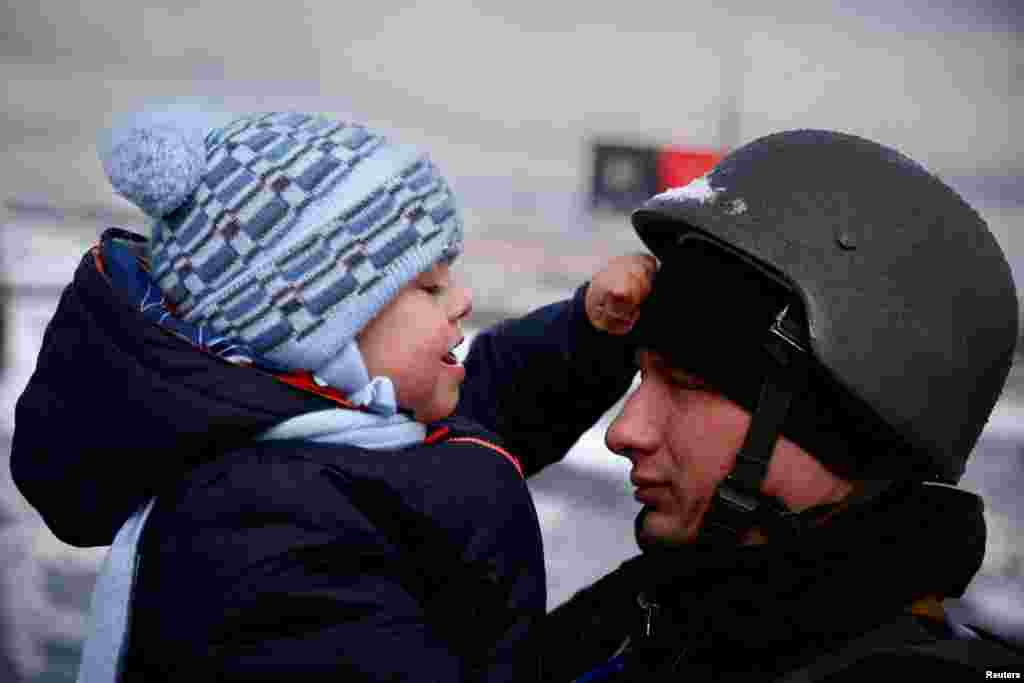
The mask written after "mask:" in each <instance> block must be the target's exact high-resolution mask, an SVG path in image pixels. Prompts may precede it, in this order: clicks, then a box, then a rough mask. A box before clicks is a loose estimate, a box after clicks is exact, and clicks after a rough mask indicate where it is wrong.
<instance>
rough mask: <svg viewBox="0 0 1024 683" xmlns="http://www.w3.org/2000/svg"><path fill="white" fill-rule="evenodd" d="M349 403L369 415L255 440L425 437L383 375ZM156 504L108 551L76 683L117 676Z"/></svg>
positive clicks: (389, 442) (385, 442)
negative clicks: (397, 401) (144, 537)
mask: <svg viewBox="0 0 1024 683" xmlns="http://www.w3.org/2000/svg"><path fill="white" fill-rule="evenodd" d="M356 354H358V350H356ZM361 362H362V361H361V358H360V363H361ZM364 372H365V371H364ZM352 400H353V402H355V403H356V404H357V405H364V406H366V407H367V410H369V411H372V412H360V411H356V410H347V409H344V408H335V409H331V410H320V411H317V412H313V413H306V414H304V415H299V416H298V417H294V418H291V419H290V420H286V421H285V422H282V423H280V424H278V425H276V426H275V427H272V428H270V429H268V430H267V431H265V432H263V433H262V434H260V435H259V436H257V441H275V440H284V439H298V440H302V441H310V442H314V443H333V444H347V445H352V446H360V447H362V448H369V449H376V450H394V449H399V448H405V447H407V446H411V445H414V444H417V443H421V442H422V441H423V439H424V437H425V436H426V427H425V426H424V425H422V424H420V423H419V422H415V421H414V420H412V419H410V418H409V417H407V416H406V415H404V414H403V413H399V412H397V411H396V408H395V392H394V387H393V385H392V384H391V381H390V380H389V379H387V378H386V377H376V378H374V379H373V381H371V382H370V383H369V384H367V385H366V386H365V387H364V388H363V389H362V390H360V391H359V392H356V394H354V395H353V396H352ZM155 502H156V498H151V499H150V500H149V501H147V502H146V503H145V504H143V505H142V506H141V507H139V509H138V510H137V511H136V512H135V514H133V515H132V516H131V517H130V518H129V519H128V521H127V522H125V523H124V526H122V527H121V529H120V531H118V532H117V536H116V537H115V538H114V543H113V544H112V545H111V546H110V549H109V550H108V551H107V555H106V558H105V559H104V561H103V567H102V569H101V570H100V574H99V576H98V577H97V579H96V586H95V588H94V589H93V594H92V603H91V612H92V616H91V624H90V630H89V636H88V638H87V639H86V642H85V647H84V649H83V651H82V663H81V666H80V667H79V670H78V683H116V682H117V681H119V680H120V678H121V674H122V672H123V668H124V658H125V654H126V652H127V649H128V648H127V644H128V638H127V636H128V629H129V623H130V617H131V597H132V589H133V587H134V583H135V579H136V577H137V576H138V572H139V554H138V544H139V539H140V538H141V536H142V530H143V528H144V527H145V525H146V519H147V518H148V517H149V513H150V512H151V511H152V509H153V505H154V503H155Z"/></svg>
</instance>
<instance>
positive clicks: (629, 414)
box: [604, 385, 659, 462]
mask: <svg viewBox="0 0 1024 683" xmlns="http://www.w3.org/2000/svg"><path fill="white" fill-rule="evenodd" d="M642 392H643V385H641V386H640V388H638V389H637V390H636V391H634V392H633V394H632V395H630V397H629V398H628V399H626V403H625V405H623V406H622V412H620V413H619V414H618V416H617V417H616V418H615V419H614V420H612V423H611V425H610V426H609V427H608V432H607V433H606V434H605V437H604V443H605V446H607V447H608V450H610V451H611V452H612V453H615V454H617V455H621V456H622V457H624V458H628V459H629V460H631V461H633V462H636V460H637V458H639V457H642V456H644V455H646V454H649V453H653V452H654V451H655V450H657V446H658V433H659V432H658V429H657V425H656V424H655V422H656V420H655V414H654V411H653V410H652V408H653V407H654V406H650V405H648V401H647V400H646V397H645V396H644V395H643V393H642Z"/></svg>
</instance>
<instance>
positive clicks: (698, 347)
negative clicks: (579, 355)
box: [540, 130, 1024, 682]
mask: <svg viewBox="0 0 1024 683" xmlns="http://www.w3.org/2000/svg"><path fill="white" fill-rule="evenodd" d="M633 223H634V226H635V227H636V229H637V231H638V234H639V236H640V238H641V239H642V240H643V241H644V242H645V244H646V245H647V246H648V247H649V248H650V249H651V250H652V251H653V252H654V254H655V255H656V256H657V257H658V258H659V259H660V260H661V262H662V266H661V270H660V271H659V273H658V275H657V278H656V280H655V284H654V292H653V294H652V295H651V298H650V299H649V300H648V301H647V302H646V303H645V304H644V307H643V309H642V312H641V315H640V321H639V323H638V327H637V329H636V330H635V331H634V335H635V337H636V339H637V341H638V343H639V348H640V350H639V351H638V354H637V361H638V363H639V366H640V371H641V383H640V385H639V387H638V388H637V389H636V391H635V392H634V393H633V394H632V395H631V396H630V397H629V398H628V400H627V402H626V404H625V406H624V408H623V409H622V412H621V414H620V415H619V416H618V417H617V418H616V419H615V421H614V422H613V424H612V425H611V427H610V429H609V430H608V434H607V444H608V447H609V448H610V449H611V450H612V451H614V452H616V453H618V454H620V455H623V456H624V457H627V458H629V460H630V461H631V463H632V472H631V475H630V481H631V482H632V484H633V485H634V486H635V487H636V493H635V497H636V499H637V500H639V501H640V502H642V503H643V504H644V508H643V510H642V512H641V513H640V515H639V517H638V519H637V524H636V531H637V540H638V543H639V545H640V547H641V549H642V550H643V552H642V554H641V555H639V556H638V557H636V558H633V559H631V560H629V561H627V562H626V563H624V564H623V565H622V566H621V567H620V568H619V569H617V570H615V571H614V572H612V573H611V574H609V575H608V576H606V577H604V578H603V579H601V580H600V581H598V582H597V583H596V584H594V585H593V586H591V587H589V588H587V589H585V590H583V591H581V592H580V593H578V594H577V595H576V596H574V597H573V598H572V599H571V600H570V601H568V602H567V603H566V604H565V605H563V606H561V607H560V608H558V609H557V610H555V611H554V612H553V613H552V614H551V615H550V617H549V621H548V622H547V628H546V629H545V633H544V636H545V637H542V638H541V639H540V640H541V643H542V647H543V648H544V649H546V652H545V653H544V671H543V677H544V679H545V680H549V681H573V680H575V681H616V682H619V681H641V680H642V681H687V682H693V681H709V680H714V681H719V680H743V681H787V682H788V681H794V682H795V681H830V682H835V681H863V680H869V678H868V677H869V676H871V675H882V674H884V675H885V676H886V679H890V678H891V677H892V676H893V674H894V673H897V674H898V673H900V672H905V673H911V672H912V673H914V678H915V680H927V678H926V677H927V675H928V674H932V673H934V674H939V673H941V674H943V675H944V678H945V679H949V680H978V679H983V678H984V677H985V672H986V671H990V672H994V673H999V672H1007V671H1009V672H1020V671H1022V670H1024V658H1021V657H1019V656H1017V654H1016V653H1014V652H1013V651H1012V650H1010V649H1007V648H1004V647H1002V646H1000V645H998V644H996V643H995V642H993V641H992V640H991V639H989V638H987V637H979V634H978V633H977V631H971V632H970V633H965V632H964V628H963V627H958V626H956V625H954V624H951V623H950V622H949V621H948V620H947V619H946V618H945V615H944V613H943V611H942V606H941V600H942V599H943V598H946V597H951V596H958V595H960V594H962V593H963V591H964V589H965V588H966V586H967V584H968V583H969V582H970V580H971V578H972V577H973V575H974V574H975V572H976V571H977V570H978V568H979V567H980V566H981V562H982V557H983V555H984V543H985V527H984V520H983V517H982V501H981V500H980V499H979V498H978V497H976V496H974V495H972V494H970V493H967V492H965V491H962V490H958V489H956V488H953V487H952V486H950V484H955V483H956V482H957V481H958V480H959V478H960V476H961V475H962V473H963V471H964V466H965V463H966V460H967V457H968V455H969V453H970V451H971V449H972V447H973V446H974V444H975V441H976V440H977V438H978V435H979V433H980V432H981V430H982V427H983V426H984V424H985V422H986V420H987V419H988V416H989V413H990V411H991V410H992V407H993V405H994V404H995V401H996V399H997V397H998V395H999V393H1000V391H1001V390H1002V388H1003V385H1004V382H1005V380H1006V376H1007V373H1008V371H1009V368H1010V365H1011V363H1012V359H1013V353H1014V347H1015V343H1016V339H1017V334H1018V328H1017V317H1018V308H1017V299H1016V295H1015V289H1014V285H1013V281H1012V278H1011V275H1010V270H1009V267H1008V265H1007V262H1006V259H1005V258H1004V256H1003V254H1002V252H1001V250H1000V249H999V247H998V245H997V243H996V242H995V240H994V239H993V237H992V235H991V234H990V233H989V231H988V229H987V227H986V226H985V223H984V222H983V221H982V219H981V218H980V217H979V216H978V215H977V213H975V212H974V211H973V210H972V209H971V208H970V207H969V206H968V205H967V204H966V203H964V201H963V200H962V199H961V198H960V197H959V196H957V195H956V193H954V192H953V191H952V190H950V189H949V188H948V187H947V186H945V185H944V184H943V183H941V182H940V181H939V180H938V179H936V178H935V177H934V176H932V175H931V174H929V173H928V172H927V171H926V170H924V169H923V168H922V167H921V166H920V165H918V164H916V163H915V162H913V161H911V160H909V159H907V158H906V157H904V156H903V155H901V154H899V153H898V152H896V151H894V150H891V149H888V148H886V147H883V146H881V145H878V144H876V143H874V142H871V141H868V140H864V139H861V138H857V137H853V136H849V135H844V134H839V133H833V132H825V131H807V130H804V131H792V132H785V133H780V134H776V135H771V136H768V137H765V138H761V139H759V140H756V141H754V142H752V143H750V144H748V145H746V146H744V147H742V148H740V149H738V150H737V151H735V152H734V153H733V154H731V155H730V156H728V157H726V158H725V159H724V160H723V161H722V162H721V163H720V164H719V165H718V166H716V167H715V168H714V169H713V170H712V171H710V172H709V174H708V175H706V176H704V177H702V178H700V179H698V180H696V181H694V182H693V183H691V184H690V185H688V186H686V187H683V188H677V189H675V190H670V191H668V192H665V193H663V194H660V195H658V196H656V197H654V198H652V199H651V200H650V201H648V202H647V203H646V204H644V205H643V206H642V207H641V208H640V209H639V210H638V211H637V212H636V213H634V215H633ZM968 673H969V674H970V675H971V678H964V677H958V674H959V675H964V674H968ZM949 674H952V676H950V675H949Z"/></svg>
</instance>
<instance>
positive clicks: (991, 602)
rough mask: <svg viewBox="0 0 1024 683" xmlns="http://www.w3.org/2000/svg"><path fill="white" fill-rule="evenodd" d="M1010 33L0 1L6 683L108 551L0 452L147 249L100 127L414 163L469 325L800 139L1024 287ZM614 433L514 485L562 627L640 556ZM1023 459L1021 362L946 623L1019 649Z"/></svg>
mask: <svg viewBox="0 0 1024 683" xmlns="http://www.w3.org/2000/svg"><path fill="white" fill-rule="evenodd" d="M1021 15H1022V10H1021V8H1020V6H1019V3H1017V2H1016V1H1015V0H979V1H977V2H974V3H960V2H953V0H930V1H928V0H907V1H905V2H902V3H894V2H888V1H884V0H872V1H860V2H849V1H841V0H818V1H817V2H811V1H809V0H808V1H805V2H798V1H795V0H777V1H776V2H773V3H768V4H762V3H751V2H742V1H740V0H718V1H717V2H715V3H700V2H672V3H668V2H644V1H643V0H641V1H640V2H630V3H591V2H581V1H579V0H567V1H564V2H543V3H541V2H533V1H531V0H520V2H515V3H510V2H498V1H497V0H476V1H473V0H431V1H430V2H415V1H405V2H399V1H396V0H377V1H376V2H373V3H345V2H326V1H308V2H299V1H293V2H289V3H271V4H263V5H260V4H256V3H252V2H240V1H236V0H225V1H222V2H213V1H212V0H206V1H204V2H200V1H198V0H176V2H173V3H172V2H161V1H160V0H138V1H137V2H134V3H122V2H114V1H113V0H92V1H91V2H89V3H81V4H78V3H67V2H61V1H58V0H35V1H33V2H21V3H16V2H13V1H12V0H7V2H6V3H5V4H4V5H3V6H0V71H2V73H3V77H4V78H3V80H4V82H5V83H6V89H5V91H6V93H7V95H6V96H5V102H4V107H3V110H2V112H0V148H2V149H3V153H2V154H0V224H2V231H0V283H2V284H0V321H2V328H0V329H2V333H0V341H2V356H0V358H2V374H0V453H2V457H3V458H4V467H3V468H0V682H3V681H39V682H41V681H48V682H56V681H72V680H74V673H75V670H76V667H77V658H78V652H79V644H80V638H81V635H82V632H83V629H84V627H85V623H86V621H85V612H84V610H85V607H86V605H87V601H88V596H89V591H90V590H91V586H92V582H93V579H94V577H95V572H96V569H97V567H98V565H99V562H100V561H101V559H102V555H103V549H86V550H83V549H75V548H70V547H68V546H65V545H63V544H61V543H60V542H58V541H57V540H56V539H55V538H53V536H52V535H51V534H50V533H49V532H48V531H47V530H46V529H45V528H44V527H43V526H42V524H41V521H40V519H39V517H38V515H37V514H36V513H35V511H34V510H32V509H31V508H30V507H29V506H28V505H27V504H26V503H25V502H24V501H23V499H22V498H21V497H20V496H19V494H18V493H17V491H16V490H15V489H14V488H13V485H12V484H11V482H10V475H9V468H8V467H7V466H6V459H7V455H8V451H9V440H10V435H11V433H12V431H13V427H14V416H13V409H14V402H15V400H16V398H17V396H18V394H19V392H20V391H21V389H22V388H23V387H24V385H25V383H26V381H27V380H28V377H29V375H30V374H31V372H32V370H33V367H34V363H35V354H36V351H37V350H38V346H39V343H40V340H41V337H42V333H43V330H44V328H45V325H46V323H47V321H48V319H49V316H50V315H51V314H52V312H53V310H54V307H55V305H56V301H57V297H58V296H59V293H60V289H61V287H62V286H63V285H64V284H65V283H66V282H67V281H68V280H69V278H70V276H71V274H72V272H73V270H74V268H75V266H76V264H77V262H78V259H79V258H80V257H81V254H82V253H83V252H84V251H85V250H86V249H87V248H88V247H89V246H90V245H91V244H92V243H94V242H95V240H96V238H97V236H98V235H99V232H100V231H101V230H102V229H103V228H104V227H106V226H108V225H118V226H122V227H129V228H135V229H137V230H139V231H145V226H144V222H143V219H142V216H141V214H139V213H138V212H136V211H135V210H134V209H133V208H132V207H131V206H130V205H129V204H127V203H126V202H125V201H123V200H121V199H119V198H117V197H115V196H114V195H113V194H112V192H111V191H110V189H109V186H108V185H107V183H106V180H105V178H104V176H103V173H102V170H101V168H100V165H99V163H98V161H97V159H96V152H95V147H94V140H95V136H96V133H97V131H98V130H100V129H101V128H103V127H104V126H105V125H106V124H107V122H108V120H109V118H110V117H111V115H113V114H116V113H118V112H124V111H128V110H132V109H135V108H138V107H140V106H144V105H150V104H153V103H156V102H169V101H173V100H175V99H177V98H182V97H184V98H189V99H192V100H203V101H207V102H212V103H216V104H217V106H219V107H222V108H225V109H227V110H229V111H249V110H270V109H292V110H303V111H318V112H323V113H326V114H330V115H332V116H337V117H347V118H353V119H355V120H358V121H361V122H364V123H367V124H370V125H372V126H375V127H377V128H381V129H385V130H388V131H390V132H392V133H393V135H394V137H396V138H397V139H400V140H402V141H405V142H409V143H413V144H416V145H419V146H421V147H422V148H424V149H426V150H428V151H429V152H430V153H431V155H432V157H433V158H434V160H435V161H436V162H437V163H438V164H439V165H440V166H441V168H442V169H443V171H444V172H445V174H446V175H447V176H448V177H449V178H450V180H451V182H452V185H453V186H454V189H455V191H456V193H457V194H458V195H459V196H460V197H461V201H462V204H463V207H464V209H465V213H466V218H467V221H468V235H467V256H466V257H465V258H464V259H462V261H461V264H460V266H459V268H460V269H461V271H462V276H463V277H464V278H466V279H467V280H468V282H469V283H470V285H471V287H472V289H473V290H474V295H475V300H476V313H475V314H474V319H473V320H472V321H471V325H472V326H473V327H475V328H478V329H479V328H480V327H482V326H485V325H487V324H489V323H490V322H493V321H494V320H497V319H499V318H502V317H505V316H508V315H515V314H519V313H522V312H525V311H526V310H528V309H529V308H531V307H534V306H536V305H538V304H542V303H546V302H549V301H552V300H555V299H557V298H562V297H564V296H567V295H569V294H570V293H571V292H572V290H573V289H574V288H575V287H576V286H577V285H579V284H580V283H582V282H583V281H584V280H585V279H586V278H587V277H588V276H589V275H590V274H591V273H592V272H594V271H595V270H596V269H597V268H599V267H600V265H601V264H602V263H603V262H604V261H605V260H607V259H608V258H609V257H610V256H612V255H615V254H619V253H623V252H627V251H632V250H637V249H640V248H641V245H640V242H639V241H638V240H637V239H636V238H635V237H634V235H633V232H632V229H631V228H630V227H629V225H628V218H627V216H626V213H625V211H627V210H628V209H629V208H631V207H632V206H633V205H635V203H636V202H637V201H640V200H642V199H644V198H646V196H648V195H649V194H651V193H653V192H654V191H656V190H657V189H661V188H662V187H664V186H666V185H672V184H675V183H678V182H682V181H684V179H685V178H687V177H689V176H692V175H697V174H699V173H701V172H703V170H704V169H705V168H706V166H707V164H709V163H713V161H714V159H716V158H717V156H718V155H720V154H721V153H723V152H726V151H728V149H730V148H733V147H735V146H737V145H738V144H741V143H742V142H745V141H748V140H751V139H753V138H754V137H757V136H759V135H763V134H766V133H769V132H774V131H777V130H781V129H787V128H796V127H819V128H833V129H839V130H845V131H848V132H852V133H856V134H860V135H864V136H866V137H870V138H873V139H875V140H878V141H880V142H883V143H885V144H888V145H891V146H894V147H897V148H899V149H900V150H901V151H903V152H905V153H906V154H907V155H909V156H911V157H912V158H914V159H916V160H918V161H920V162H922V163H923V164H924V165H925V166H927V167H928V168H929V169H930V170H932V171H933V172H936V173H937V174H939V175H940V176H941V177H942V178H944V179H945V180H946V181H947V182H948V183H950V184H951V185H953V186H954V187H955V188H957V189H958V190H959V191H960V192H961V193H962V194H963V195H964V196H965V197H966V198H967V199H968V200H969V201H970V202H971V203H972V204H973V205H974V206H975V207H976V208H977V209H978V210H979V211H980V212H981V214H982V215H983V216H984V217H985V218H986V219H987V220H988V222H989V225H990V226H991V228H992V231H993V232H994V233H995V235H996V237H997V239H998V240H999V241H1000V243H1001V244H1002V246H1003V248H1004V250H1005V251H1006V252H1007V254H1008V256H1009V258H1010V261H1011V266H1012V268H1013V270H1014V273H1015V277H1016V279H1017V281H1018V282H1019V283H1024V233H1022V232H1021V229H1020V226H1021V225H1022V219H1024V143H1022V136H1021V135H1020V134H1019V131H1018V130H1017V126H1018V125H1019V123H1020V121H1022V120H1024V37H1022V36H1024V33H1022V27H1024V21H1022V16H1021ZM965 286H969V283H965ZM1018 368H1022V369H1018ZM97 400H102V395H99V396H97ZM605 423H606V420H605ZM605 426H606V424H599V425H597V426H596V427H595V428H594V429H593V430H591V431H590V432H588V433H587V434H586V435H585V436H584V437H583V439H581V441H580V443H579V444H578V445H577V446H576V448H575V449H574V450H573V451H572V453H571V454H570V455H569V457H568V458H567V460H566V461H565V463H563V464H561V465H558V466H556V467H552V468H549V470H547V471H545V472H544V473H542V474H541V475H540V476H539V477H537V478H536V479H535V480H534V481H533V482H532V483H531V486H532V488H533V491H534V493H535V494H536V498H537V503H538V508H539V511H540V513H541V516H542V518H543V524H544V532H545V544H546V552H547V561H548V566H549V571H550V603H551V605H552V606H553V605H555V604H558V603H560V602H561V601H563V600H565V599H566V598H567V597H569V596H570V595H571V594H572V592H573V591H575V590H577V589H578V588H580V587H581V586H582V585H584V584H586V583H587V582H589V581H590V580H592V579H594V578H596V577H597V576H599V575H601V574H602V573H603V572H605V571H607V570H608V569H611V568H613V567H614V566H616V565H617V564H618V563H619V562H621V561H622V560H623V559H625V558H627V557H629V556H630V555H631V554H633V553H635V552H636V546H635V544H634V541H633V536H632V520H633V516H634V515H635V514H636V512H637V504H636V503H635V502H634V501H633V500H632V498H631V497H630V490H629V488H628V482H627V479H626V477H627V472H628V467H627V463H626V461H625V460H623V459H621V458H616V457H615V456H613V455H611V454H610V453H609V452H607V451H606V450H605V449H604V447H603V433H604V427H605ZM58 427H59V426H58ZM1022 447H1024V363H1022V364H1018V366H1017V367H1015V370H1014V373H1013V375H1012V376H1011V379H1010V384H1009V386H1008V388H1007V391H1006V393H1005V394H1004V397H1003V399H1002V400H1001V402H1000V404H999V406H998V407H997V409H996V413H995V415H994V416H993V418H992V420H991V422H990V424H989V426H988V428H987V429H986V431H985V433H984V435H983V437H982V439H981V442H980V443H979V445H978V448H977V451H976V453H975V456H974V458H973V459H972V462H971V463H970V465H969V467H968V473H967V477H966V478H965V480H964V482H963V486H964V487H965V488H968V489H971V490H974V491H977V492H979V493H982V494H983V495H984V496H985V497H986V499H987V501H988V510H987V515H988V522H989V528H990V539H989V551H988V556H987V559H986V562H985V566H984V568H983V571H982V573H981V574H979V576H978V577H977V579H976V580H975V581H974V583H973V584H972V586H971V588H970V590H969V592H968V594H967V595H966V596H965V597H964V599H962V600H958V601H951V602H950V603H949V605H948V607H949V608H950V609H951V610H952V611H954V612H955V613H956V614H957V615H958V616H961V617H962V618H964V619H967V620H968V621H971V622H973V623H977V624H980V625H987V626H988V627H990V628H994V629H996V630H1000V631H1002V632H1003V633H1006V634H1009V635H1011V637H1014V638H1016V639H1017V640H1018V641H1024V583H1022V581H1024V580H1022V574H1024V546H1022V541H1021V539H1022V538H1024V533H1022V532H1024V505H1022V504H1021V503H1020V502H1019V500H1020V495H1019V491H1021V489H1022V488H1024V451H1022ZM144 455H145V454H144V453H142V452H140V457H144ZM129 484H130V483H129Z"/></svg>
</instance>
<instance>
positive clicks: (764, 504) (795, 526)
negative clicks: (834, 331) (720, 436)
mask: <svg viewBox="0 0 1024 683" xmlns="http://www.w3.org/2000/svg"><path fill="white" fill-rule="evenodd" d="M788 311H789V307H788V306H787V307H786V308H784V309H783V310H782V312H781V313H779V315H778V317H776V319H775V322H774V323H773V324H772V325H771V327H770V328H769V330H768V335H767V338H766V340H765V343H764V348H765V350H766V351H767V352H768V356H769V358H770V361H769V367H768V369H767V372H766V373H765V378H764V383H763V384H762V386H761V394H760V397H759V398H758V401H757V407H756V408H755V410H754V413H753V415H752V416H751V419H750V427H749V428H748V429H747V434H746V436H745V437H744V440H743V445H742V446H741V447H740V450H739V452H738V453H737V454H736V464H735V465H734V466H733V468H732V471H731V472H730V473H729V474H728V475H726V477H725V479H723V480H722V483H721V484H719V486H718V488H717V489H716V491H715V493H714V495H713V496H712V498H711V504H710V506H709V508H708V510H707V512H705V514H704V520H703V523H702V525H701V529H700V533H699V536H698V538H697V542H698V543H713V544H715V545H723V544H725V545H735V544H736V543H739V542H740V541H741V540H742V538H743V536H744V535H745V534H746V533H747V532H749V531H750V530H751V529H753V528H754V527H758V528H761V529H763V530H764V531H765V532H766V533H767V534H768V535H769V536H774V537H778V536H779V535H783V536H790V537H792V536H794V535H798V534H799V533H800V532H801V531H802V530H803V529H804V528H806V527H807V526H808V525H809V524H810V522H812V521H813V520H815V519H817V518H819V517H820V516H821V515H822V514H824V513H825V512H827V511H828V510H830V509H831V508H832V507H833V506H831V505H829V506H818V507H815V508H812V509H810V510H806V511H804V512H801V513H794V512H792V511H791V510H789V509H788V508H787V507H786V506H785V505H784V504H783V503H782V502H781V501H780V500H778V499H777V498H774V497H771V496H767V495H765V494H763V493H761V485H762V484H763V483H764V479H765V476H766V475H767V474H768V463H769V462H770V461H771V457H772V451H773V450H774V448H775V443H776V442H777V441H778V438H779V429H780V428H781V426H782V422H783V420H785V418H786V414H787V412H788V411H789V406H790V403H791V402H792V399H793V396H794V395H795V394H797V393H799V392H800V391H802V390H803V388H804V386H805V384H806V378H807V360H806V359H807V351H806V349H805V348H804V346H803V345H802V344H801V343H800V342H799V341H797V339H796V336H795V334H794V333H793V331H791V330H790V329H787V327H788V325H787V322H788V321H787V320H786V313H787V312H788Z"/></svg>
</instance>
